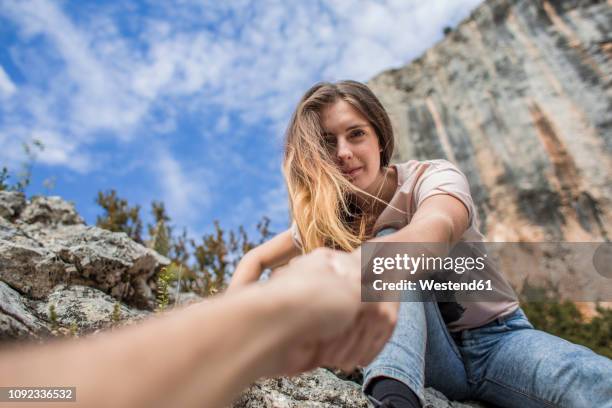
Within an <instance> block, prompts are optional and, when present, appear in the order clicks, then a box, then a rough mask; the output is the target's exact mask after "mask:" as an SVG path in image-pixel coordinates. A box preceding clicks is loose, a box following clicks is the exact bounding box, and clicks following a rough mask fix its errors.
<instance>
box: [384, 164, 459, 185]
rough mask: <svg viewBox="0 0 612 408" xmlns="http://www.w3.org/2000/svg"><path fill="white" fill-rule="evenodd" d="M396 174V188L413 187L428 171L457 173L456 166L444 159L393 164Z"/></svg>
mask: <svg viewBox="0 0 612 408" xmlns="http://www.w3.org/2000/svg"><path fill="white" fill-rule="evenodd" d="M395 166H396V168H397V173H398V186H399V187H405V186H407V185H414V182H415V181H416V180H418V179H419V178H420V176H422V175H423V174H424V173H425V172H427V171H428V170H429V171H430V172H431V171H432V170H443V169H452V170H455V171H459V169H458V168H457V166H455V165H454V164H453V163H451V162H449V161H448V160H445V159H428V160H408V161H405V162H401V163H396V164H395Z"/></svg>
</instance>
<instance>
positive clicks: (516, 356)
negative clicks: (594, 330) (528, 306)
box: [460, 309, 612, 408]
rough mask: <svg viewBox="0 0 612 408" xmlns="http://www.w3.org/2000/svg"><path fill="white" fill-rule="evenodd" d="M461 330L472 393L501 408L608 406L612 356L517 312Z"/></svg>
mask: <svg viewBox="0 0 612 408" xmlns="http://www.w3.org/2000/svg"><path fill="white" fill-rule="evenodd" d="M468 332H469V333H467V334H466V333H464V335H463V336H464V338H463V340H462V343H463V345H462V346H461V347H460V349H461V352H462V354H463V356H464V360H465V361H466V363H467V364H468V367H467V368H468V373H469V375H470V377H471V378H470V379H473V380H475V381H477V388H476V395H475V397H477V398H479V399H482V400H484V401H489V402H492V403H494V404H496V405H500V406H505V407H514V406H521V407H567V408H575V407H598V408H606V407H607V408H610V407H612V360H610V359H609V358H606V357H603V356H600V355H598V354H596V353H594V352H593V351H591V350H589V349H588V348H586V347H583V346H579V345H576V344H573V343H570V342H568V341H565V340H563V339H561V338H559V337H556V336H553V335H550V334H548V333H545V332H542V331H540V330H535V329H534V328H533V326H532V325H531V323H529V321H528V320H527V318H526V317H525V315H524V313H523V312H522V310H520V309H518V310H517V311H516V312H515V313H514V314H512V315H511V316H509V318H508V319H507V320H505V321H503V322H501V323H500V324H497V325H494V326H493V327H483V328H478V329H474V330H469V331H468Z"/></svg>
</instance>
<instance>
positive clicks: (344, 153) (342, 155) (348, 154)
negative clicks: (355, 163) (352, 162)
mask: <svg viewBox="0 0 612 408" xmlns="http://www.w3.org/2000/svg"><path fill="white" fill-rule="evenodd" d="M336 156H337V157H338V159H341V160H349V159H351V158H352V157H353V152H352V151H351V148H350V146H349V145H348V143H346V142H345V141H343V140H338V146H337V150H336Z"/></svg>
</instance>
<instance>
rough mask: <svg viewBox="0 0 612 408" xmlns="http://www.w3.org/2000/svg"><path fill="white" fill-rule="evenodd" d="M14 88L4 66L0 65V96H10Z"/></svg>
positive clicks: (15, 88)
mask: <svg viewBox="0 0 612 408" xmlns="http://www.w3.org/2000/svg"><path fill="white" fill-rule="evenodd" d="M16 90H17V87H16V86H15V84H14V83H13V81H11V78H9V76H8V75H7V73H6V71H5V70H4V68H2V66H0V96H11V95H13V94H14V93H15V91H16Z"/></svg>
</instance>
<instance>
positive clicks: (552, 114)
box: [369, 0, 612, 242]
mask: <svg viewBox="0 0 612 408" xmlns="http://www.w3.org/2000/svg"><path fill="white" fill-rule="evenodd" d="M611 27H612V3H611V2H610V1H595V0H582V1H578V0H555V1H553V0H487V1H485V2H484V3H483V4H482V5H481V6H479V7H478V8H477V9H476V10H475V11H474V12H473V13H472V14H471V15H470V17H469V18H467V19H466V20H464V21H463V22H462V23H461V24H460V25H459V26H458V27H457V28H456V29H454V30H453V31H452V32H450V33H449V34H448V35H447V36H446V38H444V40H442V41H440V42H439V43H438V44H437V45H436V46H434V47H432V48H430V49H429V50H428V51H427V52H425V53H424V54H423V55H422V56H421V57H420V58H418V59H416V60H414V61H413V62H411V63H410V64H408V65H406V66H405V67H402V68H399V69H393V70H389V71H386V72H383V73H382V74H380V75H378V76H376V77H375V78H373V79H372V80H371V81H369V85H370V86H371V87H372V89H373V90H374V91H375V93H376V94H377V95H378V96H379V97H380V99H381V100H382V102H383V104H384V105H385V107H386V108H387V109H388V110H389V112H390V114H391V117H392V121H393V125H394V128H395V132H396V140H397V149H396V155H395V157H394V160H396V161H406V160H409V159H420V160H422V159H435V158H443V159H447V160H450V161H452V162H454V163H455V164H457V165H458V166H459V167H460V168H461V169H462V171H463V172H464V173H465V174H466V175H467V177H468V179H469V181H470V186H471V189H472V195H473V197H474V199H475V201H476V203H477V205H478V208H479V212H480V218H481V224H482V228H483V229H484V231H485V233H486V234H487V236H488V238H489V239H490V240H491V241H499V242H502V241H511V242H516V241H526V242H530V241H546V240H548V241H603V240H609V239H610V238H612V235H611V234H612V230H610V226H611V225H612V187H611V186H612V179H611V175H612V171H611V170H612V155H611V154H610V153H611V152H612V62H611V56H612V36H611V34H610V33H611V32H612V30H611Z"/></svg>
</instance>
